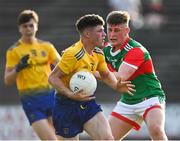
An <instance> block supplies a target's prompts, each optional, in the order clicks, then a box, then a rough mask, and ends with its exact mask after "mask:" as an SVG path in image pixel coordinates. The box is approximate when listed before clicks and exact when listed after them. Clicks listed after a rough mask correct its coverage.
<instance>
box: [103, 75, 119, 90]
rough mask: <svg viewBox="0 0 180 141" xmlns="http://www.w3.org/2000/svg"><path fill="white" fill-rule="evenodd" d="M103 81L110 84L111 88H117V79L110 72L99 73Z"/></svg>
mask: <svg viewBox="0 0 180 141" xmlns="http://www.w3.org/2000/svg"><path fill="white" fill-rule="evenodd" d="M101 77H102V80H103V82H104V83H105V84H106V85H108V86H110V87H111V88H112V89H114V90H116V88H117V79H116V77H115V76H114V74H112V73H108V74H106V75H101Z"/></svg>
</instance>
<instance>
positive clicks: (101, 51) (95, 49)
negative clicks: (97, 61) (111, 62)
mask: <svg viewBox="0 0 180 141" xmlns="http://www.w3.org/2000/svg"><path fill="white" fill-rule="evenodd" d="M93 52H94V53H96V54H100V55H104V52H103V50H102V49H101V48H99V47H95V48H94V50H93Z"/></svg>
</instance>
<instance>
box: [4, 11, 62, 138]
mask: <svg viewBox="0 0 180 141" xmlns="http://www.w3.org/2000/svg"><path fill="white" fill-rule="evenodd" d="M38 22H39V18H38V15H37V13H36V12H35V11H32V10H24V11H22V12H21V13H20V14H19V16H18V28H19V32H20V33H21V38H20V39H19V40H18V41H17V42H16V43H15V44H14V45H13V46H12V47H10V48H9V49H8V50H7V55H6V69H5V76H4V79H5V84H7V85H10V84H13V83H14V82H16V85H17V89H18V91H19V95H20V99H21V103H22V106H23V110H24V112H25V114H26V116H27V118H28V120H29V122H30V124H31V125H32V127H33V129H34V131H35V132H36V134H37V135H38V137H39V138H40V139H41V140H56V135H55V133H54V127H53V126H52V108H53V106H54V92H55V91H54V90H53V89H52V87H51V86H50V85H49V83H48V75H49V74H50V72H51V66H50V65H51V64H52V65H56V63H57V62H58V61H59V59H60V56H59V54H58V52H57V51H56V49H55V48H54V46H53V45H52V44H51V43H49V42H46V41H42V40H39V39H37V38H36V32H37V30H38ZM22 128H23V127H22Z"/></svg>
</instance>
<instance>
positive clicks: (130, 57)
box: [124, 48, 154, 80]
mask: <svg viewBox="0 0 180 141" xmlns="http://www.w3.org/2000/svg"><path fill="white" fill-rule="evenodd" d="M124 61H125V62H126V63H128V64H131V65H133V66H136V67H137V68H138V69H137V70H136V71H135V73H134V74H133V75H132V76H131V77H130V78H129V79H128V80H132V79H134V78H135V77H137V76H139V75H142V74H150V73H153V72H154V67H153V63H152V60H151V59H149V60H146V61H145V60H144V52H143V51H142V50H141V49H140V48H133V49H131V50H130V51H129V52H128V53H127V54H126V55H125V57H124Z"/></svg>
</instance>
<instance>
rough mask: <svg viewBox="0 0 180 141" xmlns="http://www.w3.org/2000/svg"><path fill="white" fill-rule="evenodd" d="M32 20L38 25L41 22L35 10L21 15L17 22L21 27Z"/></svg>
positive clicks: (26, 11)
mask: <svg viewBox="0 0 180 141" xmlns="http://www.w3.org/2000/svg"><path fill="white" fill-rule="evenodd" d="M31 19H33V20H34V21H35V22H36V23H38V22H39V17H38V14H37V13H36V12H35V11H33V10H24V11H22V12H21V13H20V14H19V16H18V19H17V22H18V25H21V24H24V23H26V22H29V21H30V20H31Z"/></svg>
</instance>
